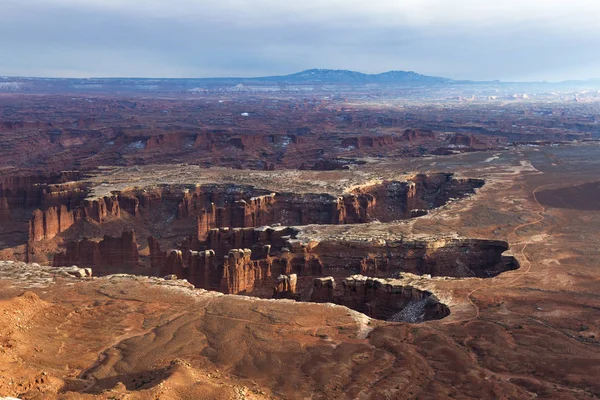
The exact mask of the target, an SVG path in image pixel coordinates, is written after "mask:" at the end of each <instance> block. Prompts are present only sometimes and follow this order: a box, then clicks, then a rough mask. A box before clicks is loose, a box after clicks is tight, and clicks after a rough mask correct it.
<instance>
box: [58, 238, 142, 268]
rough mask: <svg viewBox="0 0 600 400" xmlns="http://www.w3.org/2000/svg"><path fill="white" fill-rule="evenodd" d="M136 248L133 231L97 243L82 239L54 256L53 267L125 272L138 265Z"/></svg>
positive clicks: (69, 244)
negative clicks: (81, 267) (111, 269)
mask: <svg viewBox="0 0 600 400" xmlns="http://www.w3.org/2000/svg"><path fill="white" fill-rule="evenodd" d="M137 247H138V245H137V241H136V239H135V233H134V232H133V231H126V232H123V234H122V235H121V237H109V236H104V239H102V240H101V241H99V242H96V241H93V240H89V239H83V240H80V241H75V242H70V243H68V244H67V246H66V250H65V251H64V252H61V253H57V254H55V256H54V260H53V265H54V266H57V267H58V266H65V265H83V266H86V267H92V268H93V267H103V266H104V267H106V266H110V267H119V268H120V269H121V268H122V272H126V271H127V270H128V269H132V268H135V267H137V266H138V265H139V254H138V249H137Z"/></svg>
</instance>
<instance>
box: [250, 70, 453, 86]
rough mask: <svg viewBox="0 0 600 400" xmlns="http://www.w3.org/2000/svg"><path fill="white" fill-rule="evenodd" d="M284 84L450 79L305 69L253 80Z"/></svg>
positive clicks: (412, 73) (399, 73) (413, 73)
mask: <svg viewBox="0 0 600 400" xmlns="http://www.w3.org/2000/svg"><path fill="white" fill-rule="evenodd" d="M254 79H257V80H269V81H278V82H285V83H292V82H297V83H349V84H366V83H424V84H439V83H446V82H452V79H447V78H440V77H436V76H427V75H421V74H417V73H416V72H412V71H389V72H384V73H381V74H363V73H362V72H356V71H349V70H345V69H307V70H306V71H302V72H297V73H295V74H290V75H283V76H271V77H267V78H254Z"/></svg>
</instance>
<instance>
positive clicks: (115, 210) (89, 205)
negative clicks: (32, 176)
mask: <svg viewBox="0 0 600 400" xmlns="http://www.w3.org/2000/svg"><path fill="white" fill-rule="evenodd" d="M120 215H121V212H120V208H119V203H118V202H117V200H116V198H115V197H104V198H100V199H97V200H86V201H84V203H83V206H82V207H81V208H79V207H77V208H74V209H72V210H69V209H68V208H67V206H65V205H58V206H51V207H48V208H47V209H45V210H43V211H42V210H35V211H34V212H33V213H32V216H31V220H30V221H29V240H30V241H34V242H37V241H40V240H44V239H52V238H54V237H55V236H56V235H58V234H59V233H62V232H64V231H66V230H67V229H69V228H70V227H71V226H73V224H75V223H76V222H77V221H80V220H82V219H84V218H89V219H91V220H94V221H96V222H98V223H101V222H104V221H106V220H107V218H108V217H109V216H114V217H119V216H120Z"/></svg>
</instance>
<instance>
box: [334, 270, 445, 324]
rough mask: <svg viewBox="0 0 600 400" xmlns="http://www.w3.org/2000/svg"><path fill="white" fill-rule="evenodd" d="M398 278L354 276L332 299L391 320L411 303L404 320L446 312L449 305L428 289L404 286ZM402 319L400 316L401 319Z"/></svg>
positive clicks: (373, 315)
mask: <svg viewBox="0 0 600 400" xmlns="http://www.w3.org/2000/svg"><path fill="white" fill-rule="evenodd" d="M400 282H401V281H398V280H393V279H392V280H383V279H377V278H367V277H365V276H361V275H354V276H351V277H349V278H346V279H344V281H343V292H342V293H341V294H339V295H335V296H334V302H335V303H336V304H341V305H344V306H346V307H349V308H352V309H353V310H357V311H360V312H362V313H365V314H367V315H369V316H371V317H373V318H378V319H385V320H387V319H389V318H392V319H394V316H395V315H398V314H399V313H400V312H401V311H402V310H403V309H405V308H406V307H408V306H409V305H412V306H413V308H414V311H413V314H414V315H408V316H407V318H410V319H414V320H410V321H407V322H422V321H423V320H431V319H440V318H443V317H445V316H447V315H448V314H450V310H449V309H448V307H447V306H446V305H444V304H442V303H440V302H439V300H438V299H437V298H436V297H435V296H433V295H432V293H431V292H428V291H424V290H420V289H417V288H415V287H412V286H404V285H402V284H401V283H400ZM400 320H401V319H400Z"/></svg>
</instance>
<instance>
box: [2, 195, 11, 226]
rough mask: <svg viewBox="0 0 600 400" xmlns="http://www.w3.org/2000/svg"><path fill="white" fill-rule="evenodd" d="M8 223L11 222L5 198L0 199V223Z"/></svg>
mask: <svg viewBox="0 0 600 400" xmlns="http://www.w3.org/2000/svg"><path fill="white" fill-rule="evenodd" d="M9 221H12V216H11V215H10V207H9V206H8V201H7V200H6V197H0V222H9Z"/></svg>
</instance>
